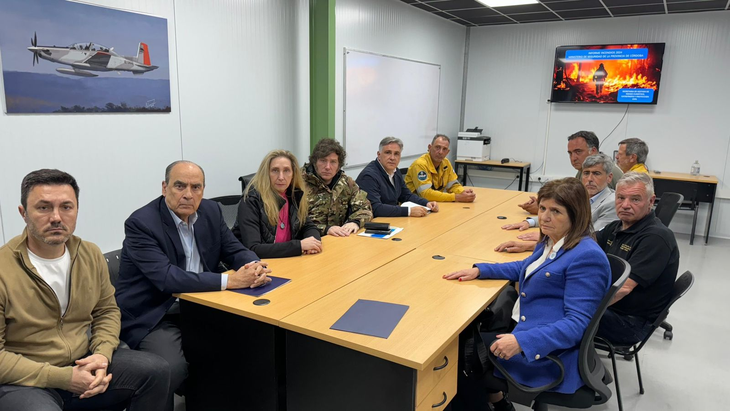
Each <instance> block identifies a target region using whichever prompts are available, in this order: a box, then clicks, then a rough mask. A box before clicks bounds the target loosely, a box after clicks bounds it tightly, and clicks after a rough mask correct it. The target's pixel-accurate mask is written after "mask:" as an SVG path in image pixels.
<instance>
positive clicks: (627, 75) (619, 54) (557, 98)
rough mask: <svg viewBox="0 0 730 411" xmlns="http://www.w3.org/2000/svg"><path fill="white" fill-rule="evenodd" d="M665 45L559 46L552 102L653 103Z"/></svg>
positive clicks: (655, 100)
mask: <svg viewBox="0 0 730 411" xmlns="http://www.w3.org/2000/svg"><path fill="white" fill-rule="evenodd" d="M663 58H664V43H644V44H610V45H594V46H560V47H558V48H556V49H555V67H554V68H553V82H552V85H553V90H552V93H551V96H550V101H552V102H555V103H603V104H656V103H657V98H658V97H659V80H660V79H661V74H662V60H663Z"/></svg>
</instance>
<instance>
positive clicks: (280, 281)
mask: <svg viewBox="0 0 730 411" xmlns="http://www.w3.org/2000/svg"><path fill="white" fill-rule="evenodd" d="M269 278H271V282H270V283H268V284H266V285H262V286H261V287H256V288H239V289H238V290H229V291H233V292H234V293H239V294H246V295H250V296H251V297H260V296H262V295H264V294H266V293H269V292H271V291H274V290H275V289H277V288H279V287H281V286H282V285H284V284H286V283H288V282H289V281H291V280H290V279H289V278H281V277H272V276H269Z"/></svg>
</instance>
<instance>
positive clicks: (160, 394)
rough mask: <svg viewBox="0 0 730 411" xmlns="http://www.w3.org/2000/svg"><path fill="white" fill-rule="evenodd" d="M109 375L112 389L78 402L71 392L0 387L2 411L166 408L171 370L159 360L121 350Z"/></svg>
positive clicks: (145, 410)
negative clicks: (110, 375)
mask: <svg viewBox="0 0 730 411" xmlns="http://www.w3.org/2000/svg"><path fill="white" fill-rule="evenodd" d="M107 373H110V374H112V380H111V381H110V382H109V387H107V389H106V391H105V392H104V393H102V394H98V395H96V396H94V397H91V398H86V399H83V400H82V399H79V397H78V395H74V394H73V393H71V392H68V391H64V390H59V389H52V388H35V387H25V386H20V385H10V384H6V385H0V410H8V411H11V410H12V411H15V410H33V411H60V410H99V409H114V410H121V409H124V408H125V407H126V409H127V411H159V410H160V408H162V407H163V406H164V404H165V398H166V397H167V390H168V387H169V385H170V370H169V368H168V366H167V363H166V362H165V361H164V360H163V359H162V358H160V357H158V356H156V355H153V354H148V353H142V352H135V351H132V350H127V349H118V350H116V351H115V352H114V354H113V355H112V361H111V363H110V364H109V368H108V370H107Z"/></svg>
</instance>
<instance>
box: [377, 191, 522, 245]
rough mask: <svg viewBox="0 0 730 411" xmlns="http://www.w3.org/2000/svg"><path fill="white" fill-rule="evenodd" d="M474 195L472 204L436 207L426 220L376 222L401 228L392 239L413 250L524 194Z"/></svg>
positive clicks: (511, 192)
mask: <svg viewBox="0 0 730 411" xmlns="http://www.w3.org/2000/svg"><path fill="white" fill-rule="evenodd" d="M473 190H474V192H475V193H476V195H477V198H476V201H474V202H473V203H456V202H454V203H438V204H439V212H437V213H429V214H428V215H427V216H426V217H378V218H376V219H375V221H377V222H387V223H389V224H390V225H391V226H393V227H403V231H401V232H400V233H398V234H396V235H395V237H397V238H401V239H402V241H401V242H402V243H407V244H410V245H411V246H412V247H413V248H416V247H418V246H419V245H421V244H425V243H426V242H428V241H430V240H432V239H433V238H436V237H438V236H440V235H441V234H444V233H446V232H447V231H450V230H453V229H457V230H458V228H457V227H458V226H460V225H462V224H464V223H465V222H467V221H469V220H471V219H473V218H475V217H477V216H478V215H480V214H482V213H484V212H486V211H488V210H491V209H493V208H494V207H497V206H499V205H500V204H503V203H505V202H510V201H512V200H513V199H514V198H515V197H518V196H521V195H522V194H524V193H521V192H519V191H507V190H495V189H489V188H473Z"/></svg>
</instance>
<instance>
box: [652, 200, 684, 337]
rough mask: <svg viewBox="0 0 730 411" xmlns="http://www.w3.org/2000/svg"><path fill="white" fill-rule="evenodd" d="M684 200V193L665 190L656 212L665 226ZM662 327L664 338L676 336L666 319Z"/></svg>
mask: <svg viewBox="0 0 730 411" xmlns="http://www.w3.org/2000/svg"><path fill="white" fill-rule="evenodd" d="M683 202H684V196H683V195H682V194H679V193H672V192H668V191H667V192H664V193H663V194H662V198H660V199H659V202H657V205H656V209H655V210H654V214H656V216H657V218H658V219H659V220H661V222H662V224H664V226H665V227H669V223H671V222H672V219H673V218H674V215H675V214H677V210H678V209H679V207H680V206H681V205H682V203H683ZM660 327H662V328H663V329H664V330H665V331H664V339H666V340H671V339H672V338H674V333H673V330H674V328H673V327H672V324H669V323H668V322H666V321H664V322H662V323H661V325H660Z"/></svg>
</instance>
